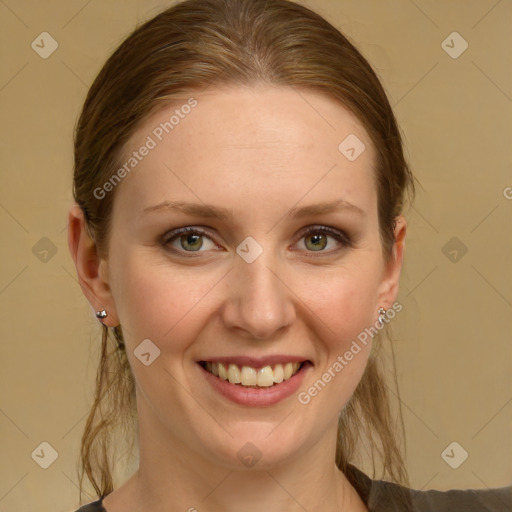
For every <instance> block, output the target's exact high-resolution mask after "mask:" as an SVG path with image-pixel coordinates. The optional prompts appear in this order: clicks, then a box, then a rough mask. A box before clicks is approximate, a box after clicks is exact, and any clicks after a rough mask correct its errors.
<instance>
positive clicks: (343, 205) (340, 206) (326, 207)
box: [142, 199, 366, 220]
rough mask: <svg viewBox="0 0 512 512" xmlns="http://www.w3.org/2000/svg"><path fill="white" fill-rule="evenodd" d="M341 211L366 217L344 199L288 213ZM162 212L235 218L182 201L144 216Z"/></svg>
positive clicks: (155, 207) (150, 208)
mask: <svg viewBox="0 0 512 512" xmlns="http://www.w3.org/2000/svg"><path fill="white" fill-rule="evenodd" d="M340 210H348V211H351V212H353V213H356V214H358V215H361V216H363V217H366V213H365V211H364V210H362V209H361V208H359V206H356V205H355V204H352V203H349V202H348V201H345V200H344V199H338V200H336V201H331V202H329V203H319V204H312V205H308V206H302V207H300V208H298V207H293V208H291V209H290V211H289V212H288V216H289V217H295V218H300V217H309V216H313V215H322V214H326V213H333V212H337V211H340ZM161 211H174V212H181V213H185V214H188V215H196V216H198V217H205V218H217V219H223V220H226V219H229V218H231V217H233V214H232V212H231V210H229V209H227V208H222V207H218V206H213V205H209V204H204V203H202V204H200V203H185V202H182V201H163V202H162V203H159V204H156V205H153V206H148V207H147V208H144V210H143V212H142V213H143V214H147V213H151V212H161Z"/></svg>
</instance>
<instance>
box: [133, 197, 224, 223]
mask: <svg viewBox="0 0 512 512" xmlns="http://www.w3.org/2000/svg"><path fill="white" fill-rule="evenodd" d="M159 211H174V212H181V213H185V214H188V215H197V216H198V217H211V218H218V219H228V218H229V217H231V216H232V213H231V211H230V210H228V209H227V208H220V207H218V206H213V205H209V204H204V203H203V204H200V203H185V202H181V201H164V202H162V203H159V204H155V205H154V206H148V207H147V208H144V210H143V211H142V213H143V214H146V213H150V212H159Z"/></svg>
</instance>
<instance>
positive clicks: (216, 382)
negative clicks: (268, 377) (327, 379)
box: [198, 362, 311, 407]
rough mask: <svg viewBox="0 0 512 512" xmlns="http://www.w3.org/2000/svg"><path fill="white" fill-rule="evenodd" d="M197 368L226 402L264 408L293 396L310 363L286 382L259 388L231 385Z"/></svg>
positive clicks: (305, 364) (304, 365)
mask: <svg viewBox="0 0 512 512" xmlns="http://www.w3.org/2000/svg"><path fill="white" fill-rule="evenodd" d="M198 366H199V368H200V369H201V371H202V373H203V375H204V376H205V378H206V380H207V381H208V382H209V383H210V385H211V386H212V388H213V389H214V390H215V391H217V392H218V393H220V394H221V395H223V396H224V397H226V398H227V399H228V400H231V401H232V402H235V403H236V404H240V405H248V406H251V407H265V406H268V405H274V404H277V403H278V402H280V401H281V400H285V399H286V398H288V397H290V396H291V395H293V394H294V393H295V392H296V391H297V389H298V388H299V386H300V385H301V383H302V380H303V379H304V376H305V375H306V372H307V371H308V369H309V368H310V366H311V363H308V362H306V363H304V364H303V365H302V366H301V368H300V369H299V371H298V372H297V373H296V374H295V375H294V376H293V377H290V378H289V379H288V380H285V381H283V382H281V383H279V384H274V385H273V386H269V387H261V388H249V387H245V386H241V385H239V384H231V383H230V382H229V381H227V380H222V379H219V377H216V376H215V375H213V373H210V372H209V371H207V370H205V369H204V368H203V367H202V366H201V365H200V364H198Z"/></svg>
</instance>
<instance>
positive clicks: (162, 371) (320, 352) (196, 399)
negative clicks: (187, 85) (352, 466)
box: [101, 86, 401, 468]
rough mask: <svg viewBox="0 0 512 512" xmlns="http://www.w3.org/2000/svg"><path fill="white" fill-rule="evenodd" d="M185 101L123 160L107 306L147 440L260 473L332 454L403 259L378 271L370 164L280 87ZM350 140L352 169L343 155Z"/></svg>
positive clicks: (318, 108)
mask: <svg viewBox="0 0 512 512" xmlns="http://www.w3.org/2000/svg"><path fill="white" fill-rule="evenodd" d="M191 96H193V98H194V101H188V100H189V97H184V99H183V101H178V102H177V103H175V104H173V105H172V106H169V107H166V108H165V109H164V110H162V111H160V112H159V113H158V114H156V115H154V116H153V117H152V118H150V119H149V120H148V121H147V122H146V123H145V124H144V126H141V127H140V129H139V130H138V131H137V132H136V133H135V134H134V136H133V137H132V139H131V140H130V142H129V144H128V145H127V147H126V152H125V154H124V156H123V158H122V162H123V163H124V162H125V161H128V160H129V158H130V157H134V155H133V152H134V151H137V153H138V156H135V158H137V159H138V161H137V164H136V166H134V167H133V169H131V170H130V172H129V173H127V175H126V176H125V177H124V178H123V180H122V182H121V183H119V184H118V185H117V186H116V190H115V194H116V196H115V201H114V208H113V217H112V235H111V238H110V240H109V257H108V261H103V262H102V264H101V271H102V273H103V275H104V276H108V278H107V279H108V283H109V287H110V293H111V299H110V302H109V306H108V307H110V310H111V311H112V313H114V314H115V315H116V317H117V318H118V319H119V322H120V324H121V326H122V328H123V332H124V336H125V341H126V347H127V353H128V356H129V359H130V363H131V366H132V369H133V373H134V376H135V380H136V385H137V406H138V414H139V423H140V428H141V432H143V435H146V436H147V437H148V438H149V437H152V438H153V439H159V440H164V441H163V442H164V443H167V442H168V443H169V445H172V446H180V447H182V449H183V450H185V451H189V452H190V453H196V454H201V456H202V457H205V458H206V459H208V460H210V461H211V462H213V463H215V464H222V465H224V466H226V467H238V468H239V467H241V464H242V463H243V457H240V455H247V454H249V455H255V456H258V457H260V456H261V460H260V465H262V466H265V465H267V466H268V467H271V466H272V465H274V464H277V463H279V461H285V460H292V459H293V458H294V457H296V456H299V455H300V454H301V453H303V452H305V451H307V450H309V449H311V448H312V447H313V446H315V445H318V443H319V442H320V441H321V440H322V439H324V438H325V436H327V437H328V438H329V443H330V444H331V445H332V443H333V435H335V432H336V425H337V418H338V415H339V413H340V411H341V410H342V408H343V407H344V406H345V404H346V403H347V401H348V400H349V399H350V397H351V395H352V394H353V392H354V390H355V388H356V386H357V384H358V382H359V380H360V378H361V375H362V373H363V371H364V368H365V366H366V363H367V359H368V356H369V354H370V350H371V340H367V341H368V342H367V343H366V345H365V344H363V343H358V346H359V350H358V351H356V350H357V349H355V348H354V345H353V342H354V340H357V337H358V335H360V333H361V332H362V331H364V330H365V328H368V327H370V326H373V325H375V322H376V320H377V317H378V314H377V310H378V309H379V307H381V306H383V307H385V308H386V309H387V308H390V307H391V305H392V303H393V301H394V299H395V296H396V286H397V281H398V274H399V266H400V260H401V257H398V256H397V254H396V253H395V254H394V256H393V255H392V257H391V260H389V261H388V260H385V259H384V257H383V252H382V245H381V240H380V237H379V229H378V228H379V226H378V216H377V191H376V185H375V179H374V169H373V166H374V164H375V150H374V148H373V147H372V144H371V141H370V138H369V136H368V134H367V133H366V131H365V130H364V128H363V127H362V125H361V124H360V123H359V122H358V120H357V119H356V118H355V117H354V116H353V115H351V114H350V113H349V112H348V110H346V109H345V108H343V107H342V106H341V105H339V104H338V103H336V102H334V101H333V100H331V99H328V98H326V97H323V96H321V95H319V94H315V93H308V92H304V91H302V92H301V93H300V94H299V93H298V92H296V91H294V90H293V89H291V88H266V87H263V86H258V87H254V88H231V89H215V90H214V89H211V88H210V89H209V90H208V92H207V93H203V94H195V95H194V94H192V95H191ZM187 101H188V104H189V105H191V107H190V108H182V106H183V105H185V104H187ZM195 102H197V103H195ZM176 110H178V111H179V114H177V113H175V111H176ZM173 114H175V119H173V120H172V123H173V124H172V128H169V125H167V130H168V132H169V133H167V132H166V131H165V130H164V129H163V128H162V125H161V124H160V123H165V121H169V119H170V118H171V116H172V115H173ZM178 117H179V121H178V122H176V118H178ZM159 127H160V129H158V128H159ZM351 134H352V135H355V136H356V137H357V138H358V139H359V140H360V141H362V143H364V145H365V150H364V151H363V152H362V153H361V154H360V155H359V156H358V157H357V158H356V159H355V160H354V159H353V158H352V159H348V158H347V157H346V156H345V155H344V154H343V153H342V152H341V151H340V150H339V149H338V146H339V145H340V143H341V142H342V141H343V140H344V139H345V138H346V137H347V136H349V135H351ZM148 137H149V138H148ZM142 146H146V147H149V148H150V149H149V150H148V151H144V150H139V148H141V147H142ZM357 150H358V149H357V147H356V151H357ZM142 153H146V154H145V155H142ZM348 154H349V155H350V156H352V154H351V153H350V152H349V153H348ZM132 163H133V162H132ZM108 193H113V192H108ZM143 340H150V341H145V342H144V344H143V345H141V343H142V342H143ZM351 347H352V350H351ZM158 351H159V352H158ZM347 351H349V352H350V351H351V352H352V357H351V358H350V359H349V358H348V357H347V356H346V354H347ZM141 353H142V354H145V355H142V356H141ZM136 354H138V356H139V357H137V355H136ZM340 358H341V359H340ZM341 360H343V363H341ZM336 362H338V364H336ZM145 363H146V364H145ZM219 363H221V364H222V367H220V365H219ZM340 365H341V369H340ZM223 370H226V372H227V378H228V380H224V378H225V377H226V375H224V371H223ZM215 373H217V374H218V375H217V376H216V375H214V374H215ZM290 373H292V376H291V377H290ZM219 374H220V375H219ZM327 374H328V375H327ZM326 375H327V377H326ZM329 375H330V378H329ZM238 380H241V381H242V382H241V383H237V381H238ZM319 380H320V381H321V383H320V384H319V383H318V381H319ZM231 381H232V382H231ZM244 383H245V384H246V385H244ZM315 383H316V387H315ZM312 389H316V392H315V391H314V390H313V391H312ZM247 443H251V444H247ZM244 446H245V448H243V447H244ZM241 449H242V451H241V452H240V450H241ZM332 449H333V450H334V446H332ZM244 450H245V451H244ZM251 452H252V453H251Z"/></svg>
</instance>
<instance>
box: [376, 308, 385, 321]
mask: <svg viewBox="0 0 512 512" xmlns="http://www.w3.org/2000/svg"><path fill="white" fill-rule="evenodd" d="M377 313H378V314H379V318H378V322H379V324H380V325H384V320H385V319H386V316H385V315H386V310H385V309H384V308H379V310H378V311H377Z"/></svg>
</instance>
